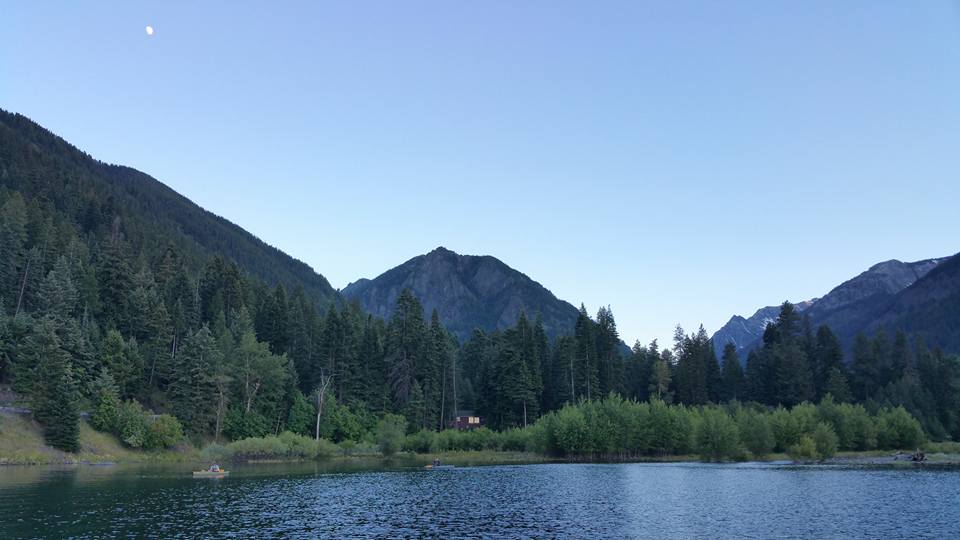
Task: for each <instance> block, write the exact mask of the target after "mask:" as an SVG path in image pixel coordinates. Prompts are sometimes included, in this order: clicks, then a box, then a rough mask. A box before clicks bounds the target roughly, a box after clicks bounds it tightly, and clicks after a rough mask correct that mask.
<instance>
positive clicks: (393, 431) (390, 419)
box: [377, 414, 407, 456]
mask: <svg viewBox="0 0 960 540" xmlns="http://www.w3.org/2000/svg"><path fill="white" fill-rule="evenodd" d="M406 430H407V419H406V418H404V417H402V416H400V415H397V414H387V415H385V416H384V417H383V418H381V419H380V422H378V423H377V446H378V447H379V448H380V453H382V454H383V455H384V456H392V455H393V454H396V453H397V451H399V450H400V448H401V446H402V445H403V437H404V433H405V432H406Z"/></svg>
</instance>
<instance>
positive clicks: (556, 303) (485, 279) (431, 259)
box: [341, 247, 578, 340]
mask: <svg viewBox="0 0 960 540" xmlns="http://www.w3.org/2000/svg"><path fill="white" fill-rule="evenodd" d="M405 288H409V289H410V290H411V291H412V292H413V294H414V295H415V296H416V297H417V298H418V299H419V300H420V302H421V303H423V307H424V315H425V316H426V317H429V316H430V313H431V312H432V311H433V310H434V309H436V310H437V312H438V314H439V315H440V319H441V320H442V321H443V322H444V323H445V324H446V326H447V328H448V329H449V330H450V331H451V332H453V333H454V334H456V335H457V337H459V338H460V339H461V340H465V339H466V338H468V337H469V336H470V333H471V332H472V331H473V329H474V328H482V329H484V330H487V331H490V330H493V329H496V328H505V327H508V326H510V325H512V324H514V323H515V322H516V321H517V318H518V317H519V316H520V313H521V312H525V313H526V314H527V316H528V317H530V318H531V319H533V318H534V317H536V316H537V315H538V314H539V315H540V316H541V317H542V318H543V324H544V329H545V330H546V332H547V335H548V336H550V337H551V338H552V337H554V336H556V335H558V334H564V333H569V332H572V330H573V326H574V324H575V322H576V319H577V313H578V312H577V308H575V307H574V306H573V305H571V304H569V303H567V302H564V301H563V300H560V299H558V298H557V297H556V296H554V295H553V294H552V293H551V292H550V291H549V290H547V289H546V288H544V287H543V286H542V285H540V284H539V283H537V282H536V281H533V280H532V279H530V278H529V277H527V276H526V275H524V274H523V273H521V272H518V271H517V270H514V269H513V268H510V267H509V266H507V265H506V264H504V263H503V262H501V261H500V260H498V259H496V258H494V257H490V256H474V255H459V254H457V253H454V252H453V251H450V250H448V249H446V248H443V247H439V248H437V249H435V250H433V251H431V252H430V253H427V254H426V255H420V256H418V257H414V258H413V259H410V260H409V261H407V262H405V263H403V264H401V265H400V266H398V267H396V268H393V269H391V270H388V271H387V272H384V273H383V274H381V275H380V276H378V277H376V278H374V279H361V280H358V281H356V282H354V283H351V284H349V285H347V287H346V288H344V289H343V291H341V293H342V294H343V296H344V297H345V298H346V299H348V300H356V301H358V302H360V306H361V307H362V308H363V309H364V310H365V311H367V312H368V313H372V314H373V315H375V316H378V317H383V318H389V317H390V315H391V314H392V313H393V309H394V307H395V306H396V302H397V297H399V296H400V292H401V291H403V289H405Z"/></svg>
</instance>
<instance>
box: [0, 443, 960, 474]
mask: <svg viewBox="0 0 960 540" xmlns="http://www.w3.org/2000/svg"><path fill="white" fill-rule="evenodd" d="M67 456H71V454H64V455H63V456H57V457H55V458H54V459H42V458H40V457H41V456H39V455H30V456H22V457H21V456H2V457H0V468H4V467H31V466H41V467H50V466H61V467H62V466H73V467H84V466H86V467H111V466H117V465H137V464H141V465H163V464H195V465H198V466H199V465H205V463H206V462H205V461H204V460H203V459H202V457H201V455H200V452H199V451H197V450H195V449H192V448H191V449H190V450H189V451H186V452H184V451H178V450H169V451H165V452H161V453H145V452H144V453H140V452H137V451H129V450H128V451H127V452H125V455H122V456H118V455H103V456H96V455H91V454H85V453H81V454H77V455H73V457H72V458H71V457H67ZM42 457H43V458H52V457H54V456H42ZM18 458H21V459H18ZM22 458H27V459H22ZM30 458H33V459H30ZM37 458H40V459H37ZM434 458H439V459H440V460H441V461H442V462H443V463H444V464H449V465H455V466H458V467H478V466H494V465H535V464H547V463H554V464H556V463H560V464H562V463H567V464H594V465H608V464H628V463H646V464H679V463H695V464H717V465H720V464H727V465H729V464H749V463H757V464H767V465H770V464H776V465H783V466H791V467H810V466H819V467H837V468H846V467H850V468H876V469H918V470H919V469H950V470H953V469H957V470H960V454H955V453H943V452H936V453H930V454H928V455H927V460H926V461H923V462H914V461H910V460H909V459H907V454H899V455H898V454H891V453H890V452H877V451H866V452H838V453H837V455H836V456H834V457H832V458H830V459H827V460H824V461H794V460H791V459H790V458H789V457H788V456H787V455H786V454H770V455H768V456H765V457H764V458H763V459H746V460H730V461H723V462H707V461H703V460H701V459H699V456H696V455H677V456H661V457H638V458H630V459H569V458H558V457H552V456H545V455H541V454H536V453H532V452H499V451H465V452H459V451H455V452H437V453H429V454H422V453H407V452H404V453H398V454H395V455H393V456H390V457H385V456H381V455H373V454H362V455H343V456H329V457H324V458H320V459H316V460H309V459H307V460H304V459H292V458H291V459H287V458H264V459H249V460H240V461H235V462H228V463H230V464H231V465H233V466H245V465H275V464H295V463H312V462H318V463H331V462H348V463H349V462H354V463H361V462H364V461H367V462H370V463H377V462H379V463H381V464H385V465H391V464H397V463H409V464H412V465H415V466H419V465H426V464H428V463H430V462H431V461H432V460H433V459H434Z"/></svg>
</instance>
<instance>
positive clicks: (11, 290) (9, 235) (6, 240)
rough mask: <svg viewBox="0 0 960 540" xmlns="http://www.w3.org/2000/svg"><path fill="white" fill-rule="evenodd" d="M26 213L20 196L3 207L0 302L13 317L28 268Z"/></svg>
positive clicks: (13, 197)
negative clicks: (26, 268) (0, 300)
mask: <svg viewBox="0 0 960 540" xmlns="http://www.w3.org/2000/svg"><path fill="white" fill-rule="evenodd" d="M26 242H27V209H26V206H25V205H24V202H23V198H22V197H21V196H20V194H19V193H14V194H13V195H12V196H11V197H10V198H9V199H7V200H6V202H4V203H3V206H2V207H0V299H2V300H3V304H2V305H0V307H6V308H7V309H8V310H9V312H10V313H13V312H14V310H15V306H16V303H17V297H18V296H19V293H20V284H21V281H22V277H23V271H24V265H25V264H26Z"/></svg>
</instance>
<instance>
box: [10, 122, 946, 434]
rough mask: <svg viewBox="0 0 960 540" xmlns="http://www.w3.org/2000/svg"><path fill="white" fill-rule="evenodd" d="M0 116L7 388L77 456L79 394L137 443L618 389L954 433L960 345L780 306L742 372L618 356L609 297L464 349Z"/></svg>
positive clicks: (525, 417)
mask: <svg viewBox="0 0 960 540" xmlns="http://www.w3.org/2000/svg"><path fill="white" fill-rule="evenodd" d="M2 118H3V120H4V121H3V123H2V124H0V136H2V138H0V175H2V186H0V291H2V295H0V298H2V300H0V306H2V309H0V383H3V384H10V385H12V387H13V388H14V390H15V391H16V392H17V394H18V395H20V396H22V397H23V399H24V400H25V401H26V404H27V405H28V406H29V407H30V408H31V409H32V410H33V414H34V417H35V418H36V419H37V420H38V421H39V422H40V423H41V424H42V425H44V426H45V428H46V436H47V440H48V441H49V442H50V443H51V444H52V445H54V446H56V447H58V448H61V449H65V450H76V447H77V444H78V442H77V430H78V427H77V426H78V422H77V420H78V415H79V411H81V410H89V411H91V412H92V417H91V423H92V424H93V425H94V427H96V428H97V429H100V430H103V431H109V432H113V433H116V434H117V435H119V436H120V438H121V439H122V440H123V441H124V442H125V443H126V444H127V445H128V446H131V447H134V448H156V447H162V446H169V445H170V444H173V443H175V442H176V441H178V440H179V439H180V438H181V435H182V434H186V435H187V436H189V437H191V438H193V439H194V440H196V441H200V440H204V439H206V440H209V439H211V438H215V439H218V440H235V439H242V438H246V437H251V436H263V435H268V434H276V433H279V432H281V431H284V430H289V431H293V432H295V433H300V434H305V435H310V436H313V437H323V438H327V439H331V440H333V441H336V442H340V441H345V440H352V441H360V440H368V439H369V438H370V437H372V433H373V431H374V429H375V426H376V425H377V422H378V420H379V419H381V418H383V417H384V416H385V415H387V414H398V415H401V416H402V417H403V421H404V422H405V427H406V430H407V431H409V432H415V431H418V430H422V429H426V430H440V429H443V428H444V427H445V426H447V425H448V422H449V420H450V419H451V418H452V417H453V416H454V414H455V411H456V410H458V409H473V410H475V411H476V413H477V414H478V415H480V416H482V417H484V418H485V420H486V423H487V425H488V426H490V427H492V428H494V429H506V428H511V427H515V426H524V425H530V424H533V423H534V422H535V421H536V420H537V418H539V417H542V416H543V415H544V414H546V413H548V412H549V411H553V410H559V409H561V408H562V407H563V406H564V405H565V404H572V403H578V402H581V401H588V402H596V401H597V400H600V399H602V398H605V397H607V396H609V395H610V394H619V395H620V396H623V397H624V398H628V399H631V400H637V401H648V400H655V401H658V402H660V401H662V402H665V403H674V404H684V405H690V406H700V405H704V404H708V403H721V402H729V401H733V400H738V401H754V402H757V403H758V404H759V405H758V406H759V407H766V406H769V407H774V406H776V405H778V404H783V405H787V406H790V405H796V404H799V403H802V402H804V401H814V400H820V399H821V398H824V397H826V396H827V395H828V394H830V395H832V396H833V397H834V398H835V399H836V400H837V401H838V402H859V403H862V404H863V405H864V407H865V408H866V409H867V410H869V412H870V413H871V414H873V413H875V412H877V411H879V410H880V409H882V408H884V407H887V406H896V405H903V406H904V407H905V408H906V409H907V410H908V411H910V412H911V413H912V414H914V415H915V416H917V418H918V419H920V421H921V422H922V423H923V426H924V428H925V429H926V431H927V433H928V434H929V435H930V436H932V437H934V438H944V437H948V436H951V437H953V438H955V439H957V438H960V418H958V411H960V361H958V359H957V358H956V357H953V356H948V355H945V354H943V353H942V352H941V351H939V350H930V349H928V348H927V347H926V345H925V344H924V343H923V342H922V341H917V340H914V338H913V336H908V335H904V334H897V335H893V336H890V335H888V334H885V333H883V332H881V333H878V334H876V335H871V336H870V337H865V336H861V337H860V338H858V340H857V344H856V346H855V347H854V354H853V355H852V357H851V358H849V359H846V360H845V358H844V353H843V349H842V347H841V346H840V343H839V340H838V338H837V337H836V336H835V335H834V334H833V332H831V330H830V329H829V328H828V327H826V326H821V327H817V328H814V327H812V326H811V325H810V323H809V319H801V318H800V317H799V316H798V315H797V313H796V312H795V310H794V309H793V306H791V305H790V304H785V305H784V306H782V308H781V310H780V313H779V315H778V317H777V319H776V321H775V322H774V323H773V324H771V325H769V326H768V327H767V329H766V331H765V332H764V336H763V345H762V347H760V348H758V349H756V350H755V351H754V352H753V353H752V354H751V355H750V357H749V358H748V359H747V362H746V368H745V370H744V369H741V362H740V360H739V359H738V358H737V353H736V350H735V348H732V347H728V348H726V349H725V350H724V354H723V357H722V358H721V359H719V360H718V358H717V355H716V354H715V352H714V347H713V344H712V343H711V341H710V339H709V338H708V336H707V334H706V332H705V331H704V330H703V329H702V328H701V329H700V330H699V331H698V332H696V333H694V334H686V333H685V332H684V331H683V330H682V329H680V328H678V329H677V333H676V336H675V341H674V343H673V344H672V347H671V348H666V347H661V346H660V345H658V344H657V343H656V342H655V341H654V342H653V343H651V344H650V345H647V346H642V345H640V344H637V345H635V346H634V348H633V350H632V351H630V352H629V353H624V352H623V351H622V348H621V341H620V337H619V333H618V331H617V326H616V322H615V320H614V315H613V313H612V312H611V311H610V310H609V309H607V308H602V309H600V310H599V312H598V313H597V314H596V316H595V317H591V316H590V315H589V314H588V313H587V312H586V310H585V309H584V308H582V307H581V309H580V310H579V311H578V312H577V313H576V314H575V316H574V318H573V321H572V325H571V326H570V327H569V329H568V330H564V331H561V332H558V335H557V337H556V338H555V339H551V337H550V334H549V332H548V330H547V325H546V324H545V321H544V319H543V317H538V316H537V315H535V314H528V313H525V312H524V310H520V311H519V313H518V315H517V319H516V321H515V322H513V323H510V324H504V325H502V326H500V327H498V328H496V329H494V330H492V331H484V330H479V329H478V330H474V331H473V332H472V333H471V334H470V335H469V337H468V339H466V340H465V341H464V342H463V344H462V345H461V344H460V342H459V340H458V339H457V338H456V336H454V335H453V334H452V333H451V332H450V331H449V330H448V328H447V326H446V321H444V320H443V318H442V317H441V315H440V314H439V313H438V312H437V310H430V311H429V312H425V310H424V308H423V305H422V304H421V302H420V300H419V299H418V298H417V295H416V294H414V293H413V292H412V291H411V290H410V289H409V288H403V289H401V290H400V292H399V293H398V295H397V298H396V301H395V302H394V304H393V307H392V309H391V310H390V311H389V312H385V313H384V317H382V318H381V317H377V316H374V315H370V314H367V313H365V312H364V311H363V310H362V309H361V307H360V305H359V304H357V303H350V304H346V305H343V304H341V303H338V302H326V303H324V302H322V299H323V298H324V297H323V296H322V295H321V296H317V295H316V294H312V293H311V292H309V291H310V290H311V289H308V287H307V285H306V284H303V283H299V284H298V283H296V282H293V285H292V287H291V286H288V283H287V282H285V281H284V279H283V277H282V276H280V275H276V276H274V277H273V279H272V280H271V279H269V277H267V278H265V277H264V276H269V275H270V274H269V273H268V271H267V270H265V268H273V266H271V265H272V264H274V263H275V264H277V265H280V262H282V261H284V260H292V259H289V258H286V259H285V258H284V257H286V256H282V257H281V256H277V257H272V258H271V257H267V256H264V257H263V258H256V259H255V260H254V262H253V263H250V262H249V260H247V259H244V258H243V256H240V255H237V253H238V251H236V249H240V250H241V251H243V250H246V249H247V248H250V249H253V247H256V246H261V248H262V249H261V251H259V252H258V253H266V252H265V251H263V249H266V248H263V247H262V246H263V245H262V244H259V243H257V242H259V241H255V239H253V238H252V237H251V236H249V235H247V234H246V233H242V231H241V230H239V229H237V228H235V227H233V226H232V225H229V224H226V222H217V223H220V224H221V225H222V227H223V229H220V230H224V231H233V232H237V231H240V232H238V233H237V234H235V235H226V236H223V237H220V236H217V235H216V234H214V235H213V236H214V237H216V238H218V239H219V240H218V241H223V242H224V244H222V245H224V246H227V247H225V248H224V249H223V250H222V251H219V250H216V249H214V247H211V246H216V245H221V244H216V243H213V244H211V243H206V244H204V243H201V242H200V241H198V240H196V239H195V238H194V237H192V236H189V235H187V234H186V233H185V232H184V231H185V228H186V225H178V224H177V223H178V222H175V221H173V220H171V219H170V218H169V217H166V218H165V217H163V216H164V215H166V214H168V212H167V208H166V206H167V205H168V204H169V205H171V207H172V209H173V210H171V212H170V214H171V215H176V209H177V208H193V209H195V216H199V217H198V220H200V221H201V222H203V223H212V222H211V221H210V220H213V221H214V222H216V220H217V219H218V218H214V217H212V216H209V215H207V214H204V213H203V211H202V210H201V209H199V208H196V207H195V206H192V205H191V204H190V203H188V202H185V199H181V198H179V196H176V195H175V194H171V193H168V195H169V196H164V197H162V198H160V199H152V198H151V195H149V194H148V193H141V191H137V190H136V189H134V191H133V192H128V191H126V190H128V189H133V188H129V186H128V185H127V184H126V183H124V181H122V180H120V179H119V178H112V179H109V178H108V176H109V175H108V174H107V173H105V172H103V171H114V168H111V167H110V166H106V165H102V164H99V163H97V162H95V161H93V160H91V159H90V158H88V157H86V156H84V155H83V154H82V153H80V152H79V151H77V150H75V149H72V148H71V147H69V146H68V145H66V143H63V142H62V141H60V140H59V139H57V138H56V137H53V136H52V135H50V134H49V133H47V132H45V131H43V130H42V129H41V128H38V127H36V126H35V125H33V124H31V123H30V122H29V121H27V120H26V119H23V118H22V117H16V116H12V115H8V114H6V113H4V116H3V117H2ZM118 170H120V169H118ZM116 174H121V173H119V172H117V173H116ZM151 182H152V180H151ZM145 185H149V186H152V187H153V188H156V189H158V190H161V191H162V192H164V193H166V192H167V191H165V190H166V188H162V189H161V188H160V187H157V186H160V185H159V184H152V183H147V184H145ZM141 187H142V186H141ZM65 194H69V196H67V195H65ZM141 199H142V200H141ZM151 201H152V202H151ZM178 201H179V202H178ZM145 208H153V210H152V211H151V212H153V213H149V212H146V211H145V210H143V209H145ZM148 216H156V219H155V220H152V219H153V218H149V217H148ZM201 217H202V219H200V218H201ZM154 221H155V222H154ZM211 226H212V225H211ZM231 239H232V240H231ZM235 242H236V243H235ZM240 245H243V246H247V247H244V248H238V247H237V246H240ZM230 246H232V248H231V247H230ZM251 246H253V247H251ZM258 249H260V248H258ZM245 252H246V253H251V251H245ZM256 261H267V262H265V263H264V264H265V265H266V266H264V267H258V266H257V263H256ZM270 261H272V262H270ZM268 263H269V264H268ZM247 264H250V266H249V267H248V266H247ZM294 266H296V265H294ZM278 267H283V268H287V271H289V272H292V270H290V268H288V267H286V266H283V265H280V266H278ZM304 268H305V267H304ZM950 268H952V267H950ZM948 269H949V268H948ZM278 272H279V270H278ZM944 272H946V271H944ZM289 275H292V274H289ZM951 275H952V274H951ZM933 277H936V275H934V276H933ZM944 277H946V278H947V279H952V278H950V275H948V274H946V273H944V274H943V275H941V276H940V277H938V279H941V278H944ZM317 278H318V279H322V278H319V276H317ZM314 283H315V284H317V283H319V282H317V281H315V282H314ZM323 283H324V284H325V282H323ZM313 290H314V291H317V290H319V289H317V288H315V289H313ZM951 298H952V297H951ZM318 304H325V305H320V306H318ZM931 316H935V315H931ZM921 337H926V336H921ZM151 411H152V412H151ZM152 413H160V414H159V415H157V414H152ZM391 418H392V417H391Z"/></svg>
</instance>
